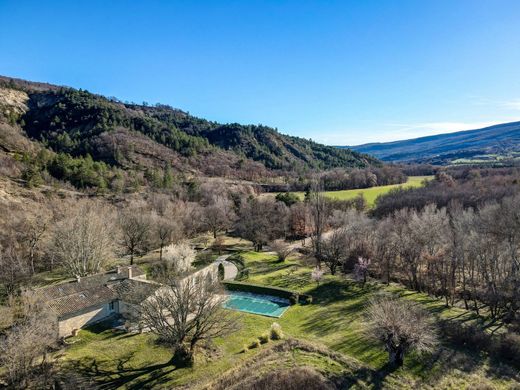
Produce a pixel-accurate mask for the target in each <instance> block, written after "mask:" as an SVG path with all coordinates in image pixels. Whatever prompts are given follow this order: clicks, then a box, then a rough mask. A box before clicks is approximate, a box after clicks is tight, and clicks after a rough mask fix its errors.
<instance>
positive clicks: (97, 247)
mask: <svg viewBox="0 0 520 390" xmlns="http://www.w3.org/2000/svg"><path fill="white" fill-rule="evenodd" d="M113 234H114V226H113V223H112V218H111V213H110V210H108V209H107V208H106V207H103V206H102V205H101V204H98V203H82V204H80V205H79V206H78V207H76V208H74V209H72V210H69V211H68V212H67V213H66V216H65V218H64V219H63V220H62V221H60V222H59V223H58V224H57V226H56V228H55V230H54V237H53V245H52V254H53V255H54V256H55V257H56V258H57V259H58V261H59V262H60V263H61V264H62V265H63V266H64V268H65V269H66V270H67V272H68V273H69V274H70V275H72V276H86V275H89V274H93V273H97V272H99V271H100V270H101V269H102V268H103V266H104V265H105V264H106V262H107V261H108V260H109V259H110V258H111V257H112V256H113V249H114V241H113Z"/></svg>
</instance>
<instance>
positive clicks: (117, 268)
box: [116, 265, 121, 275]
mask: <svg viewBox="0 0 520 390" xmlns="http://www.w3.org/2000/svg"><path fill="white" fill-rule="evenodd" d="M116 271H117V274H118V275H120V274H121V266H120V265H118V266H117V267H116Z"/></svg>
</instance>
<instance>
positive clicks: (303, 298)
mask: <svg viewBox="0 0 520 390" xmlns="http://www.w3.org/2000/svg"><path fill="white" fill-rule="evenodd" d="M300 302H301V303H303V304H304V305H310V304H311V303H312V297H311V296H310V295H303V296H300Z"/></svg>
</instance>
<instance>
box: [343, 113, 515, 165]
mask: <svg viewBox="0 0 520 390" xmlns="http://www.w3.org/2000/svg"><path fill="white" fill-rule="evenodd" d="M349 148H352V149H353V150H356V151H358V152H361V153H367V154H370V155H373V156H374V157H376V158H380V159H381V160H383V161H387V162H420V163H423V162H427V163H434V164H446V163H450V162H452V161H454V160H456V159H458V158H467V157H472V156H478V155H486V154H508V153H511V152H519V151H520V121H519V122H508V123H502V124H497V125H493V126H488V127H484V128H481V129H473V130H463V131H457V132H452V133H443V134H435V135H430V136H425V137H417V138H411V139H406V140H399V141H391V142H373V143H368V144H362V145H356V146H349Z"/></svg>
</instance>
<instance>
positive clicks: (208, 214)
mask: <svg viewBox="0 0 520 390" xmlns="http://www.w3.org/2000/svg"><path fill="white" fill-rule="evenodd" d="M233 219H234V213H233V207H232V203H231V202H230V201H229V199H227V198H226V197H224V196H222V195H220V196H214V198H213V200H212V201H211V203H210V204H209V205H207V206H206V207H205V208H204V210H203V212H202V224H203V225H204V226H205V228H206V229H207V230H209V231H211V233H212V234H213V238H217V234H218V232H219V231H222V230H227V229H229V228H230V226H231V225H232V221H233Z"/></svg>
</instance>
